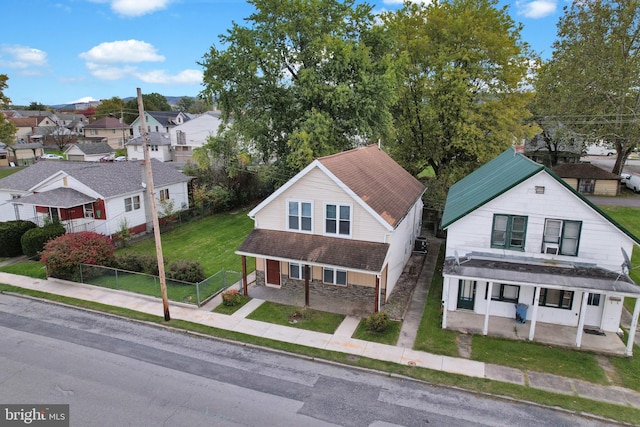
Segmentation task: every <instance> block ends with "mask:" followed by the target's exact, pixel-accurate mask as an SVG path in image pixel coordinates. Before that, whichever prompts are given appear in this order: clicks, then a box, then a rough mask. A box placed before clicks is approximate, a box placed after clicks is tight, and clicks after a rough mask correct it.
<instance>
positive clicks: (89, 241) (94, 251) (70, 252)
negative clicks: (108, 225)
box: [42, 231, 114, 280]
mask: <svg viewBox="0 0 640 427" xmlns="http://www.w3.org/2000/svg"><path fill="white" fill-rule="evenodd" d="M113 251H114V247H113V242H112V241H111V239H110V238H109V237H107V236H104V235H102V234H98V233H94V232H89V231H85V232H81V233H71V234H65V235H63V236H60V237H57V238H55V239H53V240H50V241H48V242H47V243H46V244H45V245H44V250H43V251H42V262H43V263H44V264H45V265H46V266H47V274H48V275H49V276H52V277H58V278H60V279H67V280H78V279H79V275H80V269H79V265H80V263H85V264H95V265H111V264H112V263H113V258H114V257H113Z"/></svg>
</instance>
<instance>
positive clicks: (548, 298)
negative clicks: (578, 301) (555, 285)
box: [538, 288, 573, 310]
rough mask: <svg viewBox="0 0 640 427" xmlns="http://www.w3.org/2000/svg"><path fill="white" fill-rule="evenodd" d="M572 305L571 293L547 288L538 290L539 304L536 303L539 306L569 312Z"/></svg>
mask: <svg viewBox="0 0 640 427" xmlns="http://www.w3.org/2000/svg"><path fill="white" fill-rule="evenodd" d="M572 304H573V291H562V290H560V289H547V288H542V289H540V302H539V303H538V305H540V306H544V307H555V308H564V309H566V310H571V305H572Z"/></svg>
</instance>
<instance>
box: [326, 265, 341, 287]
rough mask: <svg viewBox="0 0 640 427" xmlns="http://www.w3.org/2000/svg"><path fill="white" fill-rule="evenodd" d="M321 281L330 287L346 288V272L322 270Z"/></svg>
mask: <svg viewBox="0 0 640 427" xmlns="http://www.w3.org/2000/svg"><path fill="white" fill-rule="evenodd" d="M322 281H323V282H324V283H329V284H331V285H340V286H347V272H346V271H344V270H338V269H336V268H327V267H324V268H323V269H322Z"/></svg>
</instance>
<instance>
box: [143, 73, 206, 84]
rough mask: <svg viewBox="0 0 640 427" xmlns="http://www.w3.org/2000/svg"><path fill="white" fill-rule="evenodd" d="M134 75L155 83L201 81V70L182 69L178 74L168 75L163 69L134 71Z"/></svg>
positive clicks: (192, 82) (191, 82)
mask: <svg viewBox="0 0 640 427" xmlns="http://www.w3.org/2000/svg"><path fill="white" fill-rule="evenodd" d="M134 74H135V76H136V77H138V78H139V79H140V80H142V81H143V82H145V83H155V84H197V83H202V71H200V70H183V71H180V72H179V73H178V74H174V75H170V74H167V72H166V71H164V70H153V71H148V72H137V73H134Z"/></svg>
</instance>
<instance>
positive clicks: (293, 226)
mask: <svg viewBox="0 0 640 427" xmlns="http://www.w3.org/2000/svg"><path fill="white" fill-rule="evenodd" d="M312 210H313V209H312V206H311V202H300V201H296V200H289V202H288V208H287V228H288V229H289V230H300V231H313V229H312V224H313V221H312V214H311V212H312Z"/></svg>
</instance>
